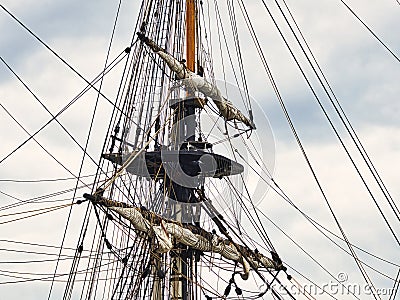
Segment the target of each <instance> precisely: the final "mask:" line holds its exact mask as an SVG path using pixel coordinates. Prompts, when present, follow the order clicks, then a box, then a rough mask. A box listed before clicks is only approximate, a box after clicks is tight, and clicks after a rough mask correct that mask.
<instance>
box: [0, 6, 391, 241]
mask: <svg viewBox="0 0 400 300" xmlns="http://www.w3.org/2000/svg"><path fill="white" fill-rule="evenodd" d="M342 2H343V1H342ZM276 3H277V2H276ZM343 3H344V2H343ZM284 4H285V6H286V8H287V5H286V3H285V2H284ZM344 4H345V3H344ZM346 7H348V6H347V5H346ZM2 8H3V9H4V7H3V6H2ZM348 8H349V7H348ZM287 9H288V8H287ZM351 12H352V13H353V14H354V12H353V11H352V10H351ZM362 23H363V22H362ZM363 25H364V26H365V23H363ZM296 26H297V24H296ZM368 30H369V31H370V32H371V30H370V29H369V28H368ZM371 33H372V34H373V32H371ZM373 35H374V36H375V38H377V36H376V35H375V34H373ZM378 40H379V39H378ZM379 41H380V40H379ZM380 42H381V41H380ZM381 43H382V42H381ZM385 48H387V47H385ZM387 50H389V49H388V48H387ZM389 51H390V50H389ZM390 52H391V51H390ZM391 54H392V55H393V56H394V57H395V58H396V59H397V60H398V58H397V56H396V55H394V53H392V52H391ZM61 60H62V59H61ZM63 62H64V63H66V62H65V61H63ZM318 68H319V66H318ZM319 70H320V69H319ZM320 72H321V73H322V71H321V70H320ZM101 78H102V77H101ZM94 84H95V83H91V84H90V86H91V87H93V85H94ZM329 89H330V87H329ZM331 92H332V90H331ZM99 94H101V93H100V92H99ZM102 96H103V95H102ZM340 109H341V108H340ZM342 114H343V116H344V117H345V118H346V120H347V117H346V116H345V115H344V113H343V111H342ZM54 119H55V120H56V118H54ZM347 122H348V120H347ZM60 125H61V124H60ZM350 126H351V125H350ZM351 130H352V131H353V134H355V132H354V130H353V129H352V128H351ZM355 138H356V140H357V141H358V143H359V140H358V137H357V136H355ZM356 145H357V143H356ZM361 147H362V145H361ZM81 149H82V147H81ZM360 151H361V150H360ZM362 151H364V154H363V157H364V155H365V159H366V161H368V162H370V159H369V157H368V155H367V154H366V152H365V150H364V149H363V148H362ZM83 153H84V155H86V154H85V150H84V149H83ZM93 162H94V160H93ZM366 163H367V162H366ZM371 164H372V162H371ZM370 168H371V169H372V171H371V172H373V174H376V176H377V177H376V180H377V181H378V182H380V183H379V186H380V187H381V189H382V191H383V193H384V194H385V195H386V198H387V199H388V201H389V203H392V204H393V207H392V208H393V209H394V212H395V214H396V209H397V212H398V208H397V207H396V206H395V203H394V201H393V199H392V198H391V196H390V194H388V192H387V189H386V187H385V186H384V185H383V181H382V180H381V179H380V177H379V174H378V173H377V172H376V170H375V167H374V166H373V165H371V167H370ZM72 175H73V174H72ZM78 178H81V177H80V176H78ZM397 218H398V215H397ZM392 232H393V231H392ZM393 234H394V233H393ZM394 236H395V234H394ZM395 237H396V236H395ZM396 239H397V238H396Z"/></svg>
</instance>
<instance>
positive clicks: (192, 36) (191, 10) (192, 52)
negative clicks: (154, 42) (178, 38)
mask: <svg viewBox="0 0 400 300" xmlns="http://www.w3.org/2000/svg"><path fill="white" fill-rule="evenodd" d="M194 2H195V0H186V66H187V68H188V69H189V70H190V71H192V72H195V61H196V7H195V3H194Z"/></svg>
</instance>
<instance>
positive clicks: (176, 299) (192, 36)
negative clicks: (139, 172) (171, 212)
mask: <svg viewBox="0 0 400 300" xmlns="http://www.w3.org/2000/svg"><path fill="white" fill-rule="evenodd" d="M185 25H186V67H187V68H188V69H189V70H190V71H192V72H195V66H196V64H195V62H196V7H195V0H186V24H185ZM186 97H187V98H190V97H191V93H190V92H188V93H187V94H186ZM180 107H181V108H180V110H179V112H178V115H179V116H178V118H177V119H178V120H180V119H181V118H183V119H184V123H185V125H184V126H185V127H186V128H187V130H186V132H185V130H184V128H180V131H181V130H183V132H185V133H183V132H182V134H178V141H177V142H178V144H180V142H182V141H181V139H184V140H187V141H188V140H195V129H196V121H195V119H194V114H195V108H194V107H192V106H191V105H187V104H185V101H182V102H181V103H180ZM176 187H178V185H176ZM186 189H187V190H189V189H188V188H186ZM179 190H180V192H182V193H184V190H185V188H184V187H180V189H179ZM178 198H180V197H179V196H178ZM178 202H179V200H178ZM175 210H176V211H180V213H179V214H177V215H176V218H177V219H178V220H179V218H182V216H183V214H184V213H185V212H183V211H182V206H181V205H180V204H179V203H176V204H175ZM179 221H183V220H182V219H181V220H179ZM186 251H187V249H186V247H184V246H181V249H177V250H176V255H175V257H173V259H172V262H173V266H172V275H171V288H172V291H171V292H172V293H171V296H172V299H173V300H192V299H194V297H192V295H191V294H193V291H192V289H191V288H190V287H189V281H188V277H190V276H189V273H190V271H189V270H188V263H189V260H190V259H191V258H190V257H188V256H187V255H186V254H185V253H187V252H186Z"/></svg>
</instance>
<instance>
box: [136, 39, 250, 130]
mask: <svg viewBox="0 0 400 300" xmlns="http://www.w3.org/2000/svg"><path fill="white" fill-rule="evenodd" d="M137 35H138V38H139V40H141V41H142V42H143V43H145V44H146V45H147V46H148V47H149V48H150V49H151V50H152V51H153V52H154V53H156V54H157V55H158V56H160V57H161V58H162V59H163V61H165V63H166V64H167V65H168V67H169V68H170V69H171V71H173V72H174V73H175V75H176V78H177V79H178V80H182V84H183V85H184V86H185V87H186V88H187V89H192V90H195V91H199V92H201V93H203V94H204V95H205V96H206V97H209V98H211V99H212V100H213V102H214V103H215V105H216V106H217V108H218V110H219V112H220V114H221V115H222V116H223V117H224V119H225V120H226V121H231V120H237V121H240V122H242V123H243V124H245V125H246V126H248V127H249V128H250V129H256V127H255V125H254V122H253V121H252V120H250V119H249V118H247V117H246V116H245V115H244V114H243V113H242V112H241V111H240V110H239V109H238V108H237V107H235V106H234V105H233V103H232V102H231V101H229V100H228V99H226V98H224V97H223V96H222V95H221V91H220V90H219V89H218V87H217V86H216V85H215V84H212V83H210V82H208V81H207V80H206V79H205V78H204V77H201V76H199V75H197V74H196V73H194V72H192V71H190V70H189V69H187V68H186V66H185V65H184V64H183V63H181V62H180V61H178V60H177V59H176V58H174V57H173V56H172V55H170V54H168V53H167V52H166V51H165V50H164V49H162V48H161V47H160V46H159V45H157V44H156V43H155V42H154V41H152V40H151V39H149V38H148V37H146V36H145V35H144V34H143V33H140V32H138V33H137Z"/></svg>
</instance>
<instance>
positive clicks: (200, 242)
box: [109, 207, 275, 279]
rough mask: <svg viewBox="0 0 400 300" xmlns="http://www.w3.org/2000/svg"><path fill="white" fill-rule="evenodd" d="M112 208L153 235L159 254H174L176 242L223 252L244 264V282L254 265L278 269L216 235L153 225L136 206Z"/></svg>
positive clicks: (260, 256) (179, 226) (222, 253)
mask: <svg viewBox="0 0 400 300" xmlns="http://www.w3.org/2000/svg"><path fill="white" fill-rule="evenodd" d="M109 209H111V210H112V211H115V212H116V213H118V214H119V215H120V216H122V217H123V218H125V219H127V220H129V221H130V222H131V223H132V225H133V227H134V228H135V229H137V230H139V231H142V232H145V233H147V234H149V235H151V234H152V233H153V234H154V236H155V238H156V241H157V246H158V247H157V249H156V251H157V252H159V253H165V252H168V251H170V250H171V249H172V248H173V240H175V241H176V242H179V243H182V244H184V245H187V246H189V247H191V248H193V249H196V250H200V251H203V252H215V253H219V254H221V256H222V257H224V258H226V259H229V260H232V261H235V262H239V263H241V264H242V265H243V274H242V278H243V279H247V278H248V275H249V272H250V263H252V265H254V266H257V267H259V266H263V267H265V268H275V264H274V263H273V261H272V260H270V259H269V258H267V257H265V256H263V255H261V254H260V255H258V257H257V260H256V259H255V258H252V257H246V258H244V257H243V256H242V254H241V253H240V251H239V250H238V249H237V247H236V246H235V245H234V244H233V243H231V242H230V241H228V240H226V239H223V238H221V237H219V236H218V235H216V234H213V235H212V238H211V239H207V238H205V237H204V236H202V235H199V234H195V233H193V232H192V231H191V230H189V229H187V228H184V227H182V226H181V225H179V224H176V223H172V222H165V221H164V220H162V221H161V223H160V225H152V224H151V223H150V222H149V221H148V220H146V219H145V218H144V217H143V215H142V213H141V212H140V211H139V210H138V209H137V208H133V207H129V208H125V207H109ZM249 262H250V263H249Z"/></svg>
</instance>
